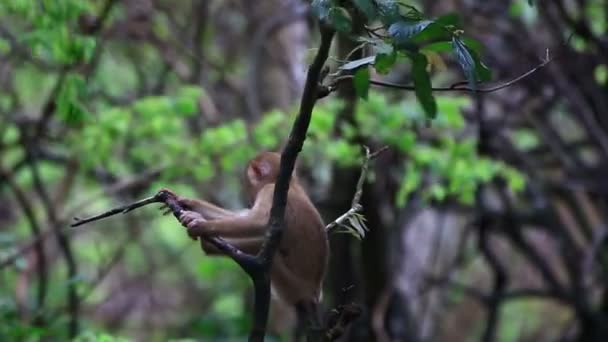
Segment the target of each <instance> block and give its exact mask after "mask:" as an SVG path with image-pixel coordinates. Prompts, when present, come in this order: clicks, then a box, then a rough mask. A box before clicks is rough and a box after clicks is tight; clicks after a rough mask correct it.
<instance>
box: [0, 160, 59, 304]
mask: <svg viewBox="0 0 608 342" xmlns="http://www.w3.org/2000/svg"><path fill="white" fill-rule="evenodd" d="M0 180H4V181H6V184H7V185H8V187H9V188H10V189H11V191H12V192H13V194H14V195H15V198H16V199H17V203H19V206H21V210H23V214H24V215H25V218H26V219H27V221H28V222H29V226H30V230H31V231H32V235H33V238H34V241H35V242H34V243H33V248H34V252H35V254H36V269H37V270H38V272H36V274H37V275H38V285H37V286H38V288H37V296H36V310H37V312H40V311H41V309H42V308H43V307H44V303H45V300H46V294H47V282H48V270H47V260H46V254H45V251H44V241H43V239H42V238H41V237H42V236H43V235H42V229H41V228H40V224H39V223H38V220H37V219H36V214H35V213H34V208H33V207H32V206H31V205H30V201H29V200H28V198H27V196H26V194H25V193H24V192H23V191H22V190H21V189H20V188H19V186H18V185H17V183H15V179H14V176H13V174H12V173H11V172H10V171H7V170H5V169H3V168H2V167H1V166H0Z"/></svg>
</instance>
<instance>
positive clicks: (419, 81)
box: [410, 53, 437, 119]
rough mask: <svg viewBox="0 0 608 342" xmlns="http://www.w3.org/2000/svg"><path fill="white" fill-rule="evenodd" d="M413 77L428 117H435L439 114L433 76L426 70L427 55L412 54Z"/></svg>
mask: <svg viewBox="0 0 608 342" xmlns="http://www.w3.org/2000/svg"><path fill="white" fill-rule="evenodd" d="M410 56H411V59H412V79H413V80H414V86H415V93H416V98H418V101H419V102H420V105H422V108H423V109H424V112H425V114H426V117H427V118H429V119H434V118H435V117H436V116H437V103H436V102H435V97H434V96H433V90H432V87H431V78H430V77H429V73H428V72H427V71H426V65H427V61H426V56H424V55H423V54H421V53H416V54H411V55H410Z"/></svg>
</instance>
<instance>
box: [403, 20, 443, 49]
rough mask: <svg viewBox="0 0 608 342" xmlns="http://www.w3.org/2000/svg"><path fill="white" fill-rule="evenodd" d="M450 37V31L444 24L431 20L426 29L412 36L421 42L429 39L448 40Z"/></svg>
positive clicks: (413, 39) (414, 40)
mask: <svg viewBox="0 0 608 342" xmlns="http://www.w3.org/2000/svg"><path fill="white" fill-rule="evenodd" d="M449 37H450V31H448V30H447V29H446V28H445V26H444V25H441V24H438V23H436V22H431V23H430V24H429V25H427V26H426V27H425V28H424V30H422V31H421V32H420V33H418V34H416V35H415V36H414V37H412V41H413V42H415V43H418V44H420V43H424V42H429V41H439V40H446V39H449Z"/></svg>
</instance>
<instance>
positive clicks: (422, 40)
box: [312, 0, 491, 119]
mask: <svg viewBox="0 0 608 342" xmlns="http://www.w3.org/2000/svg"><path fill="white" fill-rule="evenodd" d="M312 8H313V12H314V13H315V14H316V15H317V16H318V17H319V19H320V20H322V21H324V22H326V23H329V24H330V25H332V26H333V27H334V28H335V29H336V30H337V31H339V32H342V33H346V34H351V35H352V38H353V39H355V40H357V41H358V42H360V43H361V46H368V47H370V48H371V49H370V50H371V55H370V56H368V57H365V58H362V59H359V60H356V61H351V62H348V63H346V64H344V65H342V66H341V69H342V70H345V71H351V72H355V76H354V86H355V89H356V90H357V93H358V94H359V95H360V96H361V97H362V98H366V97H367V93H368V89H369V84H370V73H369V70H368V68H369V67H371V66H373V67H374V69H375V70H376V72H378V73H380V74H386V73H388V72H390V70H391V69H392V68H393V67H394V66H395V65H396V64H397V63H398V62H401V61H406V62H409V64H410V65H411V78H412V80H413V85H414V87H415V94H416V97H417V98H418V101H419V102H420V104H421V105H422V108H424V111H425V113H426V116H427V118H430V119H433V118H435V116H436V115H437V101H436V98H435V95H434V94H433V91H432V84H431V77H430V74H429V67H430V65H433V64H435V63H440V64H443V62H442V61H441V57H440V56H439V53H441V52H448V51H450V52H452V53H453V54H454V56H455V57H456V60H457V61H458V64H459V65H460V67H461V68H462V71H463V72H464V75H465V77H466V79H467V80H468V82H469V86H470V88H471V89H473V90H474V89H476V86H477V83H478V82H483V81H488V80H490V78H491V74H490V70H489V69H488V68H487V67H486V66H485V65H484V64H483V63H482V61H481V59H480V53H481V44H480V43H479V42H477V41H475V40H473V39H471V38H466V37H464V35H463V30H462V28H461V25H460V21H459V18H458V16H457V15H456V14H449V15H444V16H441V17H439V18H435V19H430V18H425V17H424V15H423V14H422V13H421V12H420V11H418V10H417V9H416V8H415V7H414V6H411V5H408V4H405V3H402V2H400V1H397V0H352V1H338V0H313V1H312ZM354 16H362V17H363V18H364V20H363V24H366V25H363V24H359V25H363V26H361V27H354V25H355V24H354V22H355V21H354V20H353V19H352V18H353V17H354ZM358 22H359V21H357V23H358Z"/></svg>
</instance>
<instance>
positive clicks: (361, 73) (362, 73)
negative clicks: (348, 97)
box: [353, 67, 369, 100]
mask: <svg viewBox="0 0 608 342" xmlns="http://www.w3.org/2000/svg"><path fill="white" fill-rule="evenodd" d="M353 85H354V86H355V92H356V93H357V96H359V97H360V98H362V99H364V100H367V94H368V93H369V69H368V68H367V67H365V68H361V69H359V70H357V72H355V77H354V78H353Z"/></svg>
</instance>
